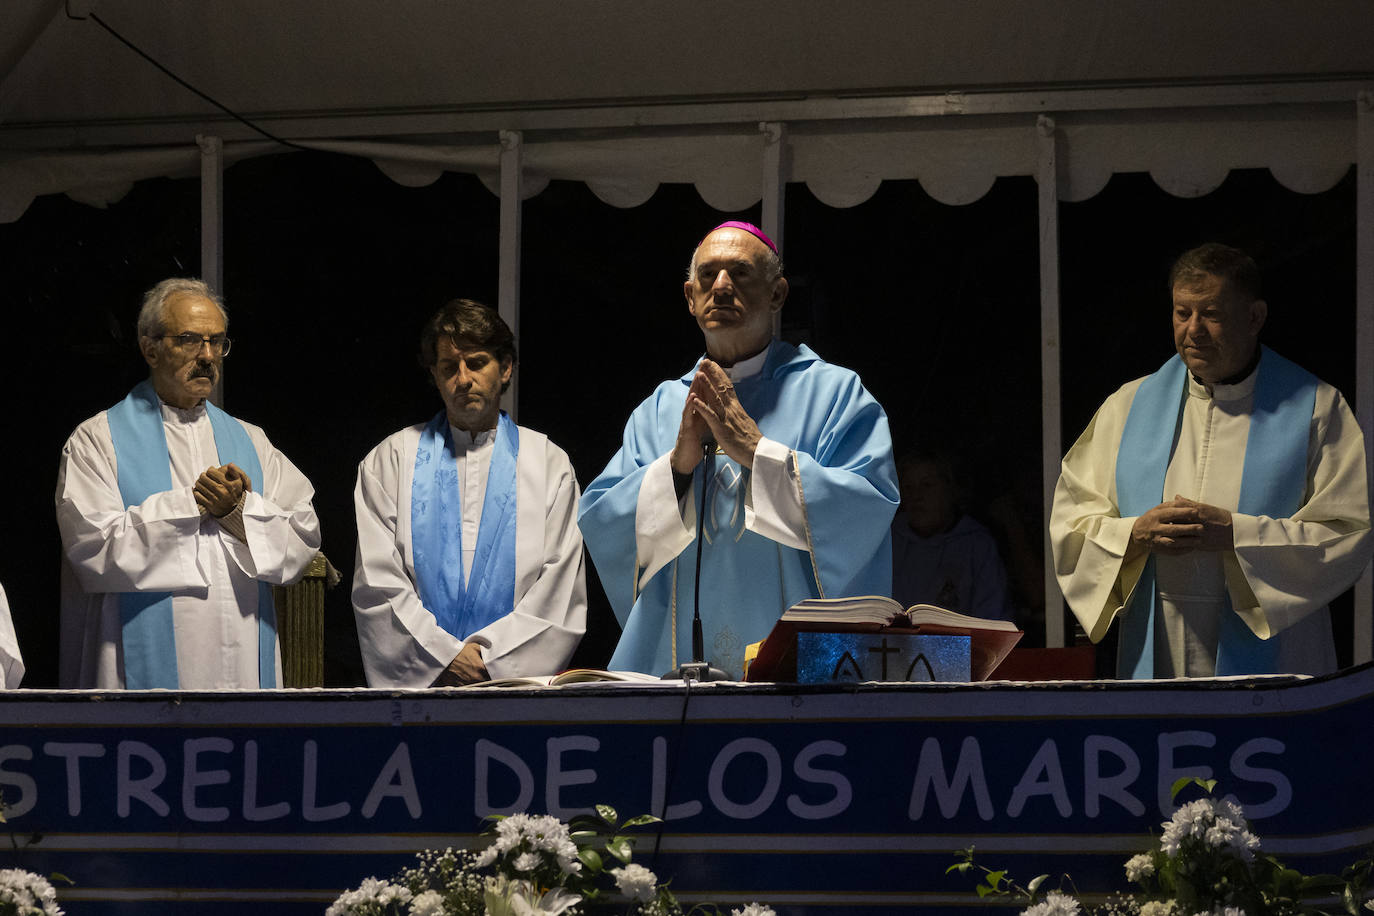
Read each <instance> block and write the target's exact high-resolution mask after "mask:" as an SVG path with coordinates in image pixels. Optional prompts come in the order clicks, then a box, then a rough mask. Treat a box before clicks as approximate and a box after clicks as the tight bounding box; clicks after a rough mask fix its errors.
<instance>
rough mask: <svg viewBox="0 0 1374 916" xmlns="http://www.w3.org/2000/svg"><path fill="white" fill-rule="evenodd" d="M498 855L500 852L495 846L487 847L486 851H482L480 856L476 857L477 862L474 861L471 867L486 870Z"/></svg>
mask: <svg viewBox="0 0 1374 916" xmlns="http://www.w3.org/2000/svg"><path fill="white" fill-rule="evenodd" d="M500 854H501V850H499V849H497V848H496V846H495V844H493V845H491V846H488V847H487V848H486V849H484V850H482V852H481V854H480V855H478V856H477V861H475V862H474V863H473V865H475V866H476V867H478V868H486V867H487V866H488V865H490V864H492V863H493V862H495V861H496V857H497V856H498V855H500Z"/></svg>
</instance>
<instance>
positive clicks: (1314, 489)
mask: <svg viewBox="0 0 1374 916" xmlns="http://www.w3.org/2000/svg"><path fill="white" fill-rule="evenodd" d="M1256 375H1257V373H1251V374H1250V376H1249V377H1248V378H1246V379H1245V380H1243V381H1241V382H1240V383H1239V384H1236V385H1215V386H1213V387H1212V389H1211V390H1210V391H1209V390H1208V388H1207V387H1206V386H1205V385H1203V384H1202V383H1200V382H1198V381H1197V380H1196V379H1193V378H1192V377H1191V376H1190V377H1189V390H1188V395H1189V397H1188V399H1187V402H1186V404H1185V406H1184V411H1183V422H1182V426H1181V428H1180V430H1179V439H1178V443H1177V445H1176V446H1175V448H1174V452H1173V455H1172V456H1171V458H1170V461H1169V468H1168V471H1167V473H1166V476H1165V480H1164V494H1163V500H1165V501H1167V500H1169V499H1172V498H1173V497H1174V496H1175V495H1180V496H1184V497H1187V498H1188V499H1192V500H1196V501H1198V502H1202V503H1207V504H1210V505H1214V506H1219V507H1221V508H1224V509H1228V510H1230V511H1231V513H1232V530H1233V534H1234V539H1235V549H1234V550H1231V551H1225V552H1215V551H1212V552H1208V551H1192V552H1190V553H1186V554H1182V555H1178V556H1164V555H1159V556H1157V557H1156V558H1155V569H1156V588H1157V589H1158V593H1159V598H1160V607H1161V611H1162V617H1161V619H1162V621H1163V623H1164V626H1163V627H1162V628H1156V631H1155V650H1154V651H1155V656H1154V657H1155V666H1156V676H1157V677H1170V676H1178V677H1184V676H1187V677H1196V676H1209V675H1211V674H1213V673H1215V662H1216V649H1217V638H1218V627H1219V615H1220V614H1221V613H1222V612H1223V609H1224V607H1225V602H1224V598H1225V596H1226V595H1227V594H1228V593H1229V595H1230V598H1231V604H1232V607H1233V608H1234V612H1235V613H1237V614H1239V615H1240V617H1241V619H1242V620H1243V621H1244V622H1245V623H1246V625H1247V626H1249V628H1250V630H1251V631H1252V632H1254V633H1255V635H1257V636H1259V637H1261V638H1268V637H1270V636H1271V635H1274V634H1278V633H1283V634H1284V636H1283V641H1282V642H1281V643H1280V646H1281V649H1280V653H1279V666H1280V667H1279V670H1281V671H1285V672H1292V673H1301V674H1319V673H1323V672H1327V671H1332V670H1334V669H1335V667H1336V657H1335V648H1334V645H1333V643H1332V638H1331V617H1330V614H1329V612H1328V611H1327V607H1326V605H1327V602H1329V601H1330V600H1331V599H1332V598H1334V597H1335V596H1336V595H1338V594H1340V593H1341V592H1342V591H1344V590H1345V589H1346V588H1348V587H1349V586H1350V585H1351V583H1353V582H1354V581H1355V579H1356V578H1358V577H1359V575H1360V572H1361V570H1362V569H1363V568H1364V566H1365V564H1367V563H1368V562H1369V558H1370V553H1371V550H1374V537H1372V536H1371V533H1370V522H1369V519H1370V511H1369V491H1368V485H1367V482H1366V470H1365V460H1366V459H1365V451H1364V441H1363V439H1362V438H1361V434H1360V428H1359V425H1358V424H1357V423H1356V421H1355V417H1354V415H1353V414H1352V413H1351V411H1350V408H1349V406H1348V405H1347V404H1346V403H1345V400H1344V399H1343V398H1342V397H1341V394H1340V392H1338V391H1337V390H1336V389H1334V388H1332V387H1331V386H1330V385H1327V384H1325V383H1321V384H1319V385H1318V387H1317V397H1316V404H1315V406H1314V408H1313V417H1312V421H1311V426H1310V431H1309V434H1308V449H1307V485H1306V488H1305V490H1304V493H1303V500H1302V505H1301V507H1300V508H1299V509H1298V510H1297V511H1296V512H1294V513H1293V515H1292V516H1291V517H1289V518H1270V517H1267V516H1256V515H1244V514H1241V513H1238V512H1236V511H1235V510H1236V506H1237V503H1238V500H1239V496H1240V484H1241V472H1242V469H1243V468H1244V463H1245V458H1246V454H1245V451H1246V441H1247V439H1248V437H1249V431H1250V409H1251V406H1252V404H1253V401H1254V387H1255V378H1256ZM1142 381H1143V379H1136V380H1135V381H1133V382H1130V383H1128V384H1126V385H1124V386H1122V387H1121V388H1120V389H1119V390H1118V391H1117V392H1116V393H1115V394H1113V395H1112V396H1111V397H1110V398H1108V399H1107V401H1106V403H1104V404H1103V405H1102V407H1101V408H1100V409H1099V410H1098V412H1097V415H1096V416H1094V417H1093V420H1092V422H1091V423H1089V424H1088V428H1087V429H1086V430H1085V431H1084V432H1083V435H1082V436H1080V437H1079V439H1078V441H1077V442H1076V443H1074V446H1073V448H1071V449H1070V450H1069V453H1068V454H1067V455H1066V456H1065V457H1064V462H1063V466H1062V469H1061V473H1060V477H1059V483H1058V485H1057V486H1056V487H1055V493H1054V507H1053V510H1052V512H1051V515H1050V539H1051V542H1052V544H1053V547H1054V557H1055V569H1056V572H1057V574H1058V577H1059V584H1060V587H1061V588H1062V589H1063V591H1064V596H1065V598H1066V599H1067V600H1068V602H1069V606H1070V607H1071V608H1072V609H1073V612H1074V614H1075V615H1076V616H1077V617H1078V620H1079V622H1080V623H1081V624H1082V625H1083V628H1084V629H1085V630H1087V632H1088V635H1089V636H1090V637H1091V638H1092V639H1093V641H1094V642H1095V641H1097V640H1099V639H1101V638H1102V636H1103V635H1104V634H1105V633H1106V632H1107V628H1108V626H1109V625H1110V624H1111V622H1112V620H1113V618H1114V617H1115V616H1116V615H1117V614H1118V613H1119V612H1120V611H1121V609H1122V607H1123V606H1124V605H1125V604H1126V602H1127V599H1128V598H1129V597H1130V594H1131V590H1132V589H1133V588H1134V587H1135V585H1136V582H1137V581H1138V580H1139V578H1140V574H1141V572H1142V570H1143V569H1144V566H1145V561H1146V559H1147V557H1146V556H1144V555H1142V556H1140V557H1137V558H1135V559H1133V560H1132V561H1131V562H1129V563H1123V562H1122V560H1123V557H1124V555H1125V553H1126V548H1127V547H1128V546H1129V543H1130V536H1131V527H1132V526H1133V525H1134V524H1135V521H1136V517H1135V516H1130V517H1126V518H1122V517H1121V515H1120V511H1119V509H1118V507H1117V498H1116V459H1117V450H1118V446H1119V444H1120V442H1121V434H1122V430H1123V429H1124V428H1125V423H1126V417H1127V415H1128V414H1129V413H1130V409H1131V402H1132V400H1133V399H1134V397H1135V393H1136V390H1137V389H1138V388H1139V387H1140V383H1141V382H1142Z"/></svg>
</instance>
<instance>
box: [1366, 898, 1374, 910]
mask: <svg viewBox="0 0 1374 916" xmlns="http://www.w3.org/2000/svg"><path fill="white" fill-rule="evenodd" d="M1364 908H1365V909H1366V910H1374V897H1370V898H1369V899H1368V900H1366V901H1365V902H1364Z"/></svg>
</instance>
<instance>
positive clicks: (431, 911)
mask: <svg viewBox="0 0 1374 916" xmlns="http://www.w3.org/2000/svg"><path fill="white" fill-rule="evenodd" d="M410 916H444V895H443V894H441V893H439V892H438V891H425V892H424V893H422V894H420V895H419V896H417V897H416V898H415V899H414V900H412V901H410Z"/></svg>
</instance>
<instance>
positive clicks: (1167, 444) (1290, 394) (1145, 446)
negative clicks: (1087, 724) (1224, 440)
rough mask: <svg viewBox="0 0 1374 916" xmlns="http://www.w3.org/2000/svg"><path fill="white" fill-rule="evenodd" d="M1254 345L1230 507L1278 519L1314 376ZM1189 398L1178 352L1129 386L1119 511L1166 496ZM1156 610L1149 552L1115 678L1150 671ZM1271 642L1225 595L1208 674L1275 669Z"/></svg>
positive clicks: (1284, 508) (1297, 477) (1302, 483)
mask: <svg viewBox="0 0 1374 916" xmlns="http://www.w3.org/2000/svg"><path fill="white" fill-rule="evenodd" d="M1261 351H1262V355H1261V357H1260V362H1259V367H1258V368H1257V369H1256V370H1255V371H1256V372H1257V373H1258V375H1257V377H1256V379H1255V395H1254V406H1253V408H1252V409H1251V413H1250V432H1249V438H1248V439H1247V440H1246V444H1245V467H1244V470H1243V471H1242V473H1241V484H1240V498H1239V500H1238V505H1237V506H1236V511H1237V512H1240V513H1242V514H1245V515H1265V516H1269V517H1271V518H1286V517H1288V516H1290V515H1292V514H1293V513H1294V512H1296V511H1297V510H1298V508H1299V507H1300V506H1301V505H1302V497H1303V493H1304V491H1305V490H1306V487H1307V440H1308V433H1309V429H1310V426H1311V421H1312V411H1313V408H1314V406H1315V405H1316V397H1317V379H1316V377H1315V376H1313V375H1312V374H1311V373H1309V372H1308V371H1307V370H1305V369H1303V368H1302V367H1300V366H1298V365H1297V364H1295V363H1293V362H1291V361H1289V360H1287V359H1285V358H1283V357H1282V356H1279V355H1278V354H1277V353H1275V352H1274V351H1273V350H1270V349H1269V348H1268V347H1263V348H1261ZM1187 399H1188V370H1187V368H1186V367H1185V366H1184V364H1183V360H1182V359H1181V358H1179V357H1178V356H1175V357H1173V358H1172V359H1170V360H1169V361H1168V362H1167V363H1165V364H1164V365H1163V367H1161V368H1160V369H1159V371H1158V372H1156V373H1155V374H1154V375H1151V376H1150V377H1148V378H1147V379H1145V381H1143V382H1141V383H1140V387H1139V388H1138V389H1137V390H1136V395H1135V399H1134V400H1133V401H1132V402H1131V411H1130V413H1129V414H1128V415H1127V417H1126V427H1125V429H1124V430H1123V431H1122V434H1121V447H1120V450H1119V451H1118V453H1117V461H1116V493H1117V502H1118V505H1119V506H1120V510H1121V515H1122V516H1123V517H1130V516H1135V515H1143V514H1144V513H1145V512H1147V511H1149V510H1150V509H1152V508H1154V507H1155V506H1157V505H1159V504H1160V503H1161V502H1163V501H1164V475H1165V472H1166V471H1167V470H1168V468H1169V458H1170V456H1172V455H1173V451H1174V446H1175V445H1176V444H1177V441H1178V431H1179V426H1180V424H1181V423H1182V420H1183V405H1184V404H1185V403H1186V401H1187ZM1252 458H1253V459H1254V460H1251V459H1252ZM1157 614H1158V595H1157V593H1156V590H1155V560H1154V557H1150V559H1149V560H1148V561H1146V563H1145V569H1144V571H1143V572H1142V573H1141V575H1140V581H1139V582H1138V583H1137V584H1136V587H1135V591H1134V593H1133V595H1132V597H1131V601H1130V603H1129V604H1128V605H1127V607H1126V609H1125V615H1124V618H1123V620H1122V624H1121V626H1122V629H1121V634H1120V648H1119V649H1118V652H1117V676H1118V677H1132V678H1149V677H1154V671H1155V665H1154V625H1155V616H1156V615H1157ZM1278 648H1279V643H1278V639H1277V638H1273V639H1267V640H1266V639H1260V638H1259V637H1257V636H1255V634H1254V633H1253V632H1252V631H1251V630H1250V628H1249V627H1247V626H1246V625H1245V623H1244V622H1243V621H1242V620H1241V619H1240V617H1239V616H1237V615H1236V614H1234V613H1233V612H1232V608H1231V600H1230V596H1229V595H1228V596H1227V598H1226V607H1225V609H1224V612H1223V613H1222V616H1221V629H1220V633H1219V637H1218V642H1217V667H1216V673H1217V674H1218V675H1226V674H1263V673H1276V672H1277V667H1278Z"/></svg>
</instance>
